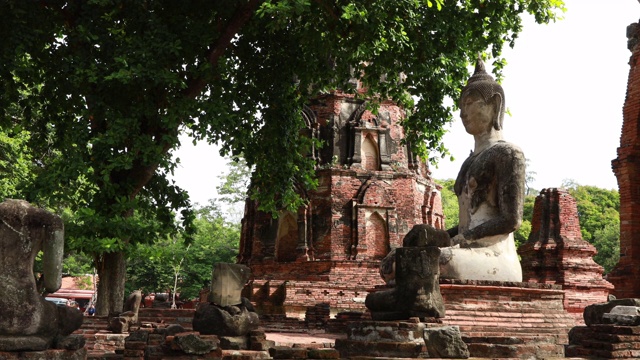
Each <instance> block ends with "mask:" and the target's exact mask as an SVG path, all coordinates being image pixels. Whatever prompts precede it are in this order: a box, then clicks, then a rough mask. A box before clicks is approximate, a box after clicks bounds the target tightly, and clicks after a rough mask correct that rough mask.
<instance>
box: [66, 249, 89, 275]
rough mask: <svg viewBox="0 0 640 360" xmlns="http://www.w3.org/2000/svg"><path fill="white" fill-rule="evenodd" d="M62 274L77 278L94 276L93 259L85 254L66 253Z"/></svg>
mask: <svg viewBox="0 0 640 360" xmlns="http://www.w3.org/2000/svg"><path fill="white" fill-rule="evenodd" d="M62 273H64V274H68V275H70V276H76V277H77V276H82V275H87V274H93V258H92V257H91V256H88V255H86V254H85V253H83V252H71V253H69V252H66V253H65V257H64V260H63V262H62Z"/></svg>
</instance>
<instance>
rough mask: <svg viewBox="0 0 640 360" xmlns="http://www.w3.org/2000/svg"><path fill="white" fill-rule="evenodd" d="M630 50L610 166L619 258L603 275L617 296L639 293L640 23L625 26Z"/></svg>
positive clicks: (637, 295)
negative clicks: (616, 194) (615, 193)
mask: <svg viewBox="0 0 640 360" xmlns="http://www.w3.org/2000/svg"><path fill="white" fill-rule="evenodd" d="M627 38H628V39H629V40H628V48H629V50H631V58H630V60H629V65H630V67H631V69H630V70H629V79H628V81H627V96H626V99H625V103H624V107H623V123H622V135H621V136H620V147H619V148H618V157H617V158H616V159H615V160H613V162H612V168H613V172H614V173H615V175H616V177H617V179H618V188H619V191H620V261H619V262H618V265H616V267H615V268H614V269H613V270H612V271H611V273H610V274H608V276H607V278H608V280H609V281H610V282H612V283H613V284H614V285H615V290H614V292H613V293H614V295H616V296H617V297H619V298H633V297H636V298H637V297H640V266H638V264H639V262H640V127H639V126H640V123H639V122H638V121H639V118H640V46H638V39H639V38H640V25H639V24H637V23H634V24H631V25H629V27H627Z"/></svg>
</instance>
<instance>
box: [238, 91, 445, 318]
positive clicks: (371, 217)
mask: <svg viewBox="0 0 640 360" xmlns="http://www.w3.org/2000/svg"><path fill="white" fill-rule="evenodd" d="M367 105H368V104H367V101H364V100H359V99H356V98H354V97H353V96H352V95H347V94H344V93H342V92H340V91H335V92H332V93H330V94H327V95H324V96H321V97H319V98H317V99H314V100H313V101H312V102H311V104H310V105H309V106H308V107H305V108H304V109H303V117H304V119H305V121H306V125H307V126H306V129H304V130H303V131H304V133H305V134H307V136H311V137H314V138H317V139H319V140H322V141H323V142H324V144H325V145H324V146H323V147H322V148H321V149H314V151H313V152H312V154H311V155H310V156H313V157H314V159H315V160H316V162H317V164H318V165H317V176H318V180H319V181H318V183H319V185H318V187H317V189H315V190H313V191H307V190H306V189H299V194H300V195H301V196H303V197H304V198H305V200H307V205H306V206H304V207H302V208H300V209H299V210H298V211H297V213H292V212H283V213H281V214H279V216H278V218H277V219H274V218H272V217H271V216H270V215H269V214H267V213H264V212H260V211H258V210H257V204H256V203H255V202H252V201H248V202H247V203H246V206H245V215H244V218H243V220H242V235H241V241H240V252H239V256H238V262H239V263H242V264H246V265H248V266H249V267H250V268H251V271H252V274H253V281H252V286H251V293H247V294H246V295H248V297H249V298H250V299H251V300H252V301H253V302H254V303H255V304H256V305H257V306H258V307H259V308H260V307H265V306H269V305H274V306H277V307H278V308H279V309H280V310H282V307H284V308H286V311H287V314H289V315H294V316H295V315H301V314H304V312H305V310H306V307H307V306H313V305H315V304H317V303H328V304H330V306H331V308H332V309H354V308H358V309H363V308H364V306H363V302H364V298H365V297H366V290H365V289H371V288H373V287H374V286H376V285H381V284H383V282H382V279H381V278H380V275H379V273H378V267H379V261H380V260H381V259H382V258H383V257H384V256H386V255H387V254H388V253H389V251H390V250H391V249H392V248H394V247H398V246H402V239H403V237H404V235H405V234H406V233H407V232H408V231H409V230H410V229H411V228H412V227H413V225H415V224H422V223H427V224H431V225H433V226H434V227H436V228H443V226H444V218H443V214H442V204H441V197H440V191H439V189H440V188H439V186H438V185H436V184H435V183H434V182H433V181H432V180H431V178H430V177H429V170H428V167H427V164H426V163H425V162H424V161H422V160H421V159H418V158H417V157H416V156H415V155H414V154H413V153H412V152H411V150H410V149H409V148H408V147H407V146H405V145H404V144H403V143H402V139H403V137H404V130H403V128H402V126H401V125H400V121H401V119H402V118H403V117H404V116H405V113H404V111H403V110H402V109H401V108H400V107H398V106H397V105H396V104H394V103H392V102H388V101H385V102H383V103H382V104H381V105H380V108H379V111H378V113H377V114H374V113H372V112H371V111H369V110H367Z"/></svg>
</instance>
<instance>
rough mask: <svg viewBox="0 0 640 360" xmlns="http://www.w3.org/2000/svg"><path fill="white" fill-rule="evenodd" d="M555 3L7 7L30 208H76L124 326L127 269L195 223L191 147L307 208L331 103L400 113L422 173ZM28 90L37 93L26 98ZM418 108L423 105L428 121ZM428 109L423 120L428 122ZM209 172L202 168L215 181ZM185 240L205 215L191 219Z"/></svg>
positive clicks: (132, 0) (319, 1) (164, 0)
mask: <svg viewBox="0 0 640 360" xmlns="http://www.w3.org/2000/svg"><path fill="white" fill-rule="evenodd" d="M562 7H563V3H562V1H559V0H503V1H487V0H464V1H444V0H373V1H367V2H361V1H349V0H333V1H330V0H314V1H311V0H278V1H276V0H219V1H210V0H184V1H175V0H127V1H124V0H67V1H56V0H32V1H23V0H5V1H2V2H1V3H0V14H2V15H3V16H2V18H3V19H2V22H1V23H0V37H1V38H2V42H0V63H1V64H2V67H0V81H2V84H3V92H2V98H0V114H3V115H4V116H3V119H1V120H0V121H2V125H3V126H8V125H7V122H6V121H5V120H6V113H7V112H6V109H7V108H8V107H9V106H15V105H16V104H18V106H19V107H20V109H21V113H20V116H19V117H20V118H21V119H22V120H24V125H23V126H24V127H25V128H28V129H29V130H30V131H31V132H32V133H31V140H33V144H32V147H33V148H34V149H35V150H36V152H41V153H46V152H49V151H54V153H55V154H56V155H58V156H57V157H55V158H47V159H46V160H47V161H45V162H42V163H40V164H39V166H41V168H42V169H44V171H42V172H41V173H40V176H39V178H38V179H37V180H38V185H37V186H36V187H35V188H34V189H36V190H37V191H34V192H32V193H31V195H30V197H29V200H31V201H47V202H48V203H49V204H54V205H55V204H58V203H64V204H65V206H69V207H70V208H71V209H72V210H74V211H76V212H77V214H78V216H77V217H76V218H75V219H76V221H75V222H74V224H72V225H73V226H71V227H70V228H69V236H70V237H71V238H72V239H75V240H73V241H75V243H76V244H77V245H78V246H79V247H81V248H83V249H84V250H85V251H86V252H89V253H92V254H93V255H94V257H95V261H96V266H97V270H98V274H99V276H100V283H99V288H98V306H97V314H100V315H103V314H106V313H108V312H110V311H120V309H121V307H122V300H123V298H124V281H125V264H126V255H127V251H129V250H130V249H131V246H132V245H133V244H135V243H138V242H149V241H152V240H153V239H155V238H158V237H159V236H160V235H162V234H164V233H166V232H167V231H170V230H171V229H170V228H171V224H173V215H172V213H171V210H172V209H178V208H185V207H186V208H188V206H189V204H188V198H187V196H186V195H185V194H184V193H183V191H182V190H181V189H179V188H177V187H176V186H174V185H173V184H172V183H171V182H170V181H169V180H167V174H168V173H170V172H171V171H172V170H173V168H174V167H175V165H176V164H175V163H174V162H173V161H172V154H171V152H172V150H174V149H176V148H177V147H178V146H179V141H178V135H179V134H180V132H181V131H186V132H188V133H189V134H190V135H191V136H192V137H193V138H194V139H196V140H201V139H206V140H207V141H210V142H217V141H220V142H221V145H222V151H223V153H225V154H229V153H232V154H240V153H243V154H244V156H245V158H246V160H247V162H248V164H249V165H256V167H255V169H257V170H256V171H255V173H254V176H253V183H254V185H255V186H254V187H253V188H254V189H259V191H257V192H255V193H253V194H252V196H253V197H254V198H259V200H260V204H262V206H263V207H265V209H268V210H274V209H276V208H278V207H282V206H292V207H295V206H297V205H299V204H300V202H301V200H300V198H299V197H298V196H297V194H296V192H295V190H294V186H293V184H292V182H293V181H292V180H296V181H297V182H298V183H299V184H301V185H302V186H307V187H312V186H314V185H315V180H314V177H313V170H314V164H313V163H312V162H311V159H309V158H307V157H305V156H304V154H305V153H306V150H305V147H308V146H310V144H309V143H308V140H305V139H304V138H301V137H300V136H299V129H300V128H301V126H302V125H303V121H302V118H301V115H300V109H301V108H302V105H303V104H304V102H305V101H306V100H307V99H308V98H310V97H313V96H316V95H318V94H319V93H321V92H324V91H328V90H330V89H336V88H342V89H344V90H345V91H353V90H354V89H353V88H351V87H350V85H349V84H352V82H349V80H350V79H351V78H353V77H358V78H359V80H360V81H361V82H362V84H364V85H365V87H366V88H367V89H368V90H367V93H366V94H364V95H365V96H374V95H375V96H380V97H382V98H392V99H394V100H395V101H397V102H399V103H400V104H401V105H403V106H405V107H406V108H407V109H413V111H412V114H411V116H409V117H408V118H407V119H406V121H405V122H404V125H405V127H406V129H407V139H408V141H409V142H410V143H411V144H412V146H413V147H414V150H415V151H416V152H417V153H418V154H420V155H423V156H426V155H427V149H431V150H432V152H431V156H438V155H442V154H446V149H445V148H444V146H443V144H442V142H441V139H442V135H443V133H444V129H443V125H444V124H446V123H447V122H449V121H451V112H452V110H453V109H452V108H451V107H450V106H446V105H443V104H445V103H446V102H445V101H444V100H445V98H447V97H451V98H454V99H455V98H457V97H458V94H459V91H460V88H461V86H462V85H463V83H464V81H465V80H466V79H467V77H468V70H467V67H468V66H469V64H470V62H471V61H473V60H474V59H475V58H476V56H477V54H478V53H481V52H486V51H489V52H490V53H491V55H492V56H493V57H494V58H496V61H495V62H494V65H495V69H497V71H498V72H499V71H500V69H501V67H502V66H503V65H504V62H503V61H502V60H501V59H500V58H499V56H500V53H501V50H502V47H503V45H504V44H505V43H506V44H509V45H512V44H513V41H514V40H515V39H516V37H517V35H518V33H519V32H520V31H521V29H522V26H521V18H520V16H521V15H522V14H523V13H531V14H533V15H534V16H535V18H536V20H537V21H538V22H539V23H545V22H549V21H550V20H554V19H555V18H556V14H557V13H556V12H557V10H558V9H561V8H562ZM25 89H29V91H28V92H25V91H24V90H25ZM414 99H418V100H417V102H416V103H415V104H414ZM414 105H415V107H414ZM203 166H206V163H205V164H203ZM183 215H184V216H185V220H186V224H187V225H188V223H189V220H192V219H193V214H189V212H188V211H187V212H185V213H184V214H183Z"/></svg>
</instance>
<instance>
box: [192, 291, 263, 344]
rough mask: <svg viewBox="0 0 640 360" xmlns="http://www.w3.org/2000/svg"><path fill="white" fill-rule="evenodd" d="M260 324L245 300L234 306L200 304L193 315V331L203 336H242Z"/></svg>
mask: <svg viewBox="0 0 640 360" xmlns="http://www.w3.org/2000/svg"><path fill="white" fill-rule="evenodd" d="M259 324H260V319H259V317H258V314H257V313H256V312H255V311H254V310H253V306H252V305H251V303H250V302H249V300H248V299H247V298H242V303H241V304H238V305H235V306H225V307H222V306H219V305H216V304H213V303H201V304H200V305H198V308H197V309H196V311H195V313H194V314H193V330H194V331H198V332H200V333H201V334H203V335H218V336H244V335H246V334H247V333H249V331H251V330H255V329H257V328H258V325H259Z"/></svg>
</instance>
